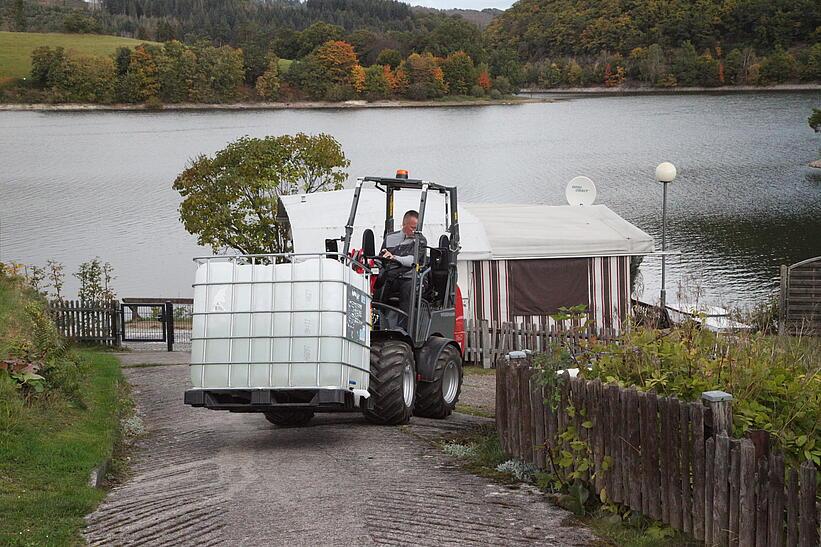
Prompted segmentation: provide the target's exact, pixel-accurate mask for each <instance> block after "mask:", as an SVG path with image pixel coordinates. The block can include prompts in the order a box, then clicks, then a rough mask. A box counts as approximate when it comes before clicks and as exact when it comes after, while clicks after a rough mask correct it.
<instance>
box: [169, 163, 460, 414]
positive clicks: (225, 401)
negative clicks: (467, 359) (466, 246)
mask: <svg viewBox="0 0 821 547" xmlns="http://www.w3.org/2000/svg"><path fill="white" fill-rule="evenodd" d="M365 184H373V185H375V187H376V188H378V189H379V190H382V191H383V192H384V193H385V223H384V232H383V234H382V237H383V241H384V240H385V238H386V237H387V236H388V234H391V233H393V232H394V231H395V228H394V213H395V212H394V195H395V193H396V192H399V191H418V193H419V196H420V200H419V208H418V214H419V217H418V224H417V226H416V229H415V232H414V233H413V236H412V239H413V250H414V252H413V257H414V262H413V264H411V265H410V266H407V265H406V264H399V263H398V262H397V261H396V260H392V259H388V258H385V257H384V256H382V254H381V253H377V252H376V248H375V247H376V246H375V236H374V233H373V231H371V230H370V229H367V230H364V233H363V236H362V244H361V247H360V248H357V249H355V248H354V244H353V243H352V241H351V240H352V237H353V233H354V227H355V226H356V216H357V209H358V207H359V201H360V196H361V191H362V188H363V185H365ZM431 192H436V193H440V194H442V195H443V196H444V198H445V200H444V201H445V204H446V207H445V216H446V218H445V219H444V220H445V222H444V226H445V230H446V231H445V233H442V234H440V237H439V239H438V242H437V243H436V245H435V246H427V245H426V243H425V242H426V240H425V238H424V237H422V230H423V227H424V225H425V218H426V204H427V201H428V195H429V194H430V193H431ZM399 213H400V214H401V213H402V212H401V211H400V212H399ZM340 243H342V250H341V252H340V249H339V244H340ZM458 253H459V222H458V202H457V192H456V188H455V187H449V186H442V185H439V184H436V183H433V182H427V181H422V180H415V179H410V178H408V176H407V173H406V172H404V171H399V172H397V176H396V177H394V178H384V177H364V178H360V179H358V180H357V183H356V186H355V188H354V193H353V203H352V204H351V209H350V214H349V217H348V220H347V222H346V226H345V233H344V235H342V236H341V237H340V238H338V239H328V240H326V241H325V252H324V253H311V254H300V253H282V254H275V255H243V256H218V257H203V258H197V259H195V262H197V264H198V267H197V274H196V280H195V283H194V314H193V327H192V355H191V367H190V369H191V381H192V384H193V388H191V389H188V390H187V391H186V392H185V403H186V404H189V405H192V406H195V407H204V408H210V409H214V410H228V411H231V412H259V413H262V414H264V416H265V417H266V418H267V419H268V421H270V422H272V423H274V424H276V425H278V426H299V425H303V424H305V423H307V422H308V421H309V420H310V419H311V418H312V417H313V416H314V414H315V413H317V412H362V413H363V414H364V416H365V418H366V419H367V420H368V421H370V422H373V423H377V424H386V425H395V424H403V423H407V422H408V420H410V418H411V416H413V415H416V416H423V417H429V418H439V419H441V418H446V417H447V416H449V415H450V414H451V412H452V411H453V409H454V408H455V406H456V402H457V401H458V399H459V394H460V392H461V388H462V378H463V371H462V352H461V348H460V345H459V343H457V341H456V338H457V327H456V322H457V315H459V316H460V317H461V306H462V304H461V297H460V295H459V292H458V288H457V268H456V260H457V257H458ZM397 275H401V276H402V278H403V283H408V284H409V286H407V287H406V290H408V291H409V294H410V297H409V299H406V300H407V301H408V302H406V304H405V306H404V308H405V309H403V306H402V305H400V299H399V298H398V296H396V295H391V294H390V293H389V292H388V291H385V290H384V288H385V287H386V286H389V285H390V284H391V282H393V280H395V278H396V276H397ZM372 278H373V279H372ZM372 280H373V283H372V282H371V281H372ZM457 311H458V312H459V313H458V314H457Z"/></svg>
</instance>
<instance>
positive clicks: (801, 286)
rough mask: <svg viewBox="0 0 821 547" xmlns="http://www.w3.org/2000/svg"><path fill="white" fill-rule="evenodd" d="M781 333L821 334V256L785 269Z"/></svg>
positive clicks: (783, 273)
mask: <svg viewBox="0 0 821 547" xmlns="http://www.w3.org/2000/svg"><path fill="white" fill-rule="evenodd" d="M778 319H779V321H778V330H779V333H781V334H798V333H801V334H810V335H815V336H819V335H821V256H817V257H815V258H810V259H809V260H804V261H803V262H798V263H797V264H793V265H792V266H781V298H780V301H779V317H778Z"/></svg>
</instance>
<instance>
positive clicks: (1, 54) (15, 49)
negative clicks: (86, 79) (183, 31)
mask: <svg viewBox="0 0 821 547" xmlns="http://www.w3.org/2000/svg"><path fill="white" fill-rule="evenodd" d="M144 43H153V42H148V41H147V40H134V39H132V38H122V37H120V36H107V35H102V34H61V33H45V32H6V31H2V32H0V79H3V78H25V77H27V76H28V75H29V73H30V72H31V52H32V51H34V50H35V49H36V48H38V47H41V46H49V47H62V48H64V49H65V50H66V51H72V52H74V53H77V54H79V55H89V56H103V55H111V54H112V53H114V51H115V50H116V49H117V48H118V47H123V46H127V47H134V46H137V45H138V44H144Z"/></svg>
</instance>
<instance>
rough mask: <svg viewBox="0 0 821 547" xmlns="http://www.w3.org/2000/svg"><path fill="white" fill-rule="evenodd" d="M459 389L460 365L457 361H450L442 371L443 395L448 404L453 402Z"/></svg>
mask: <svg viewBox="0 0 821 547" xmlns="http://www.w3.org/2000/svg"><path fill="white" fill-rule="evenodd" d="M457 391H459V367H457V366H456V362H455V361H448V364H447V365H445V370H444V371H443V372H442V397H443V398H444V399H445V402H446V403H447V404H449V405H450V404H453V401H454V400H455V399H456V392H457Z"/></svg>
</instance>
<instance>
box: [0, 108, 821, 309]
mask: <svg viewBox="0 0 821 547" xmlns="http://www.w3.org/2000/svg"><path fill="white" fill-rule="evenodd" d="M819 103H821V94H819V93H754V94H728V95H686V96H664V95H662V96H629V97H584V98H575V99H572V100H563V101H559V102H555V103H547V104H524V105H517V106H492V107H475V108H473V107H469V108H465V107H448V108H408V109H361V110H353V109H346V110H293V111H244V112H230V111H210V112H171V111H166V112H157V113H144V112H77V113H66V112H0V260H5V261H8V260H16V261H21V262H25V263H36V264H44V263H45V262H46V260H47V259H49V258H51V259H56V260H59V261H61V262H63V263H64V264H65V265H66V269H67V270H68V271H75V270H76V267H77V265H78V264H79V262H81V261H83V260H87V259H89V258H91V257H94V256H100V257H101V258H102V259H103V260H107V261H109V262H111V263H112V265H113V266H114V268H115V272H116V275H117V280H116V282H115V288H116V289H117V291H118V293H119V294H120V295H121V296H163V297H176V296H189V295H190V294H191V288H190V285H191V279H192V272H193V266H192V263H191V257H193V256H196V255H201V254H208V253H209V250H207V249H202V248H198V247H197V245H196V241H195V238H193V237H192V236H190V235H189V234H187V233H186V232H185V230H184V229H183V228H182V225H181V224H180V222H179V219H178V213H177V206H178V204H179V196H178V195H177V194H176V192H174V190H172V189H171V183H172V181H173V180H174V177H175V176H176V175H177V173H179V172H180V171H181V170H182V169H183V168H184V167H185V164H186V162H187V161H188V160H189V159H190V158H193V157H195V156H196V155H198V154H210V153H213V152H214V151H216V150H218V149H220V148H222V147H223V146H225V144H226V143H228V142H229V141H231V140H234V139H236V138H238V137H240V136H242V135H251V136H264V135H278V134H284V133H294V132H297V131H303V132H307V133H318V132H326V133H330V134H332V135H334V136H335V137H336V138H337V139H338V140H339V141H340V142H341V143H342V146H343V148H344V150H345V153H346V154H347V156H348V157H349V158H350V159H351V167H350V169H349V173H350V175H351V177H355V176H361V175H390V174H391V173H393V172H394V171H395V170H396V169H397V168H405V169H409V170H410V172H411V176H413V177H419V178H426V179H430V180H435V181H439V182H443V183H446V184H456V185H458V186H459V192H460V199H462V200H463V201H477V202H481V201H486V202H518V203H530V202H532V203H545V204H562V203H564V197H563V195H564V186H565V184H566V183H567V181H569V180H570V179H571V178H573V177H574V176H576V175H587V176H589V177H591V178H592V179H593V180H594V181H595V182H596V184H597V186H598V190H599V197H598V199H597V203H604V204H606V205H608V206H609V207H610V208H612V209H614V210H615V211H616V212H618V213H619V214H621V215H622V216H624V217H625V218H626V219H628V220H630V221H631V222H633V223H634V224H636V225H637V226H639V227H640V228H642V229H644V230H646V231H647V232H649V233H650V234H652V235H654V236H656V237H660V235H661V197H662V189H661V185H660V184H658V183H656V182H654V180H653V171H654V168H655V166H656V165H657V164H658V163H659V162H661V161H672V162H673V163H675V164H676V166H677V167H678V170H679V176H678V178H677V179H676V181H675V182H674V183H673V184H672V185H671V186H670V187H669V195H668V211H669V217H668V234H669V237H670V240H669V247H670V248H673V249H676V250H679V251H681V255H680V257H678V258H676V259H673V260H671V262H672V264H671V272H670V279H671V281H670V285H668V290H669V289H671V288H675V286H676V285H677V284H678V283H680V282H681V283H685V284H687V285H688V287H690V288H691V289H692V287H700V289H701V290H702V291H703V292H705V293H706V298H707V299H709V300H710V301H712V302H714V303H722V304H750V303H754V302H756V301H759V300H761V299H763V298H765V297H766V296H767V295H768V294H770V293H771V291H772V290H773V289H774V288H776V286H777V282H776V279H777V276H778V267H779V265H780V264H786V263H792V262H796V261H798V260H802V259H805V258H808V257H811V256H817V255H820V254H821V215H819V209H820V208H821V172H813V171H812V170H811V169H809V168H807V167H805V165H806V163H807V162H809V161H810V160H812V159H814V158H815V157H817V152H818V147H819V146H821V138H819V137H818V136H816V135H815V134H814V133H813V131H812V130H811V129H810V128H809V126H808V125H807V121H806V120H807V116H808V115H809V113H810V112H811V111H812V107H813V106H815V107H817V106H818V104H819ZM642 270H643V276H644V297H645V299H648V300H652V299H653V298H654V296H655V295H656V294H657V291H658V285H659V279H658V278H659V260H658V259H657V258H648V259H646V260H645V263H644V265H643V268H642ZM69 281H70V282H69V283H68V289H69V291H70V292H73V291H74V290H75V289H76V283H74V280H69Z"/></svg>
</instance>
